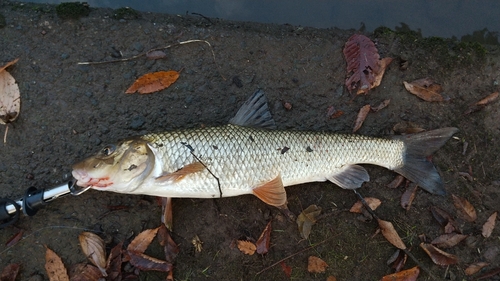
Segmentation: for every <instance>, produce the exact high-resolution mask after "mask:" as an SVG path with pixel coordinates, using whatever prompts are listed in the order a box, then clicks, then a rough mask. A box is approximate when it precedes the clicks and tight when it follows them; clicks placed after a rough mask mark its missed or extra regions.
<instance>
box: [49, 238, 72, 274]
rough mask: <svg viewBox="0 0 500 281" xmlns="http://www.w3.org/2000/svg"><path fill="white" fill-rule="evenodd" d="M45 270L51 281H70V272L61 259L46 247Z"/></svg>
mask: <svg viewBox="0 0 500 281" xmlns="http://www.w3.org/2000/svg"><path fill="white" fill-rule="evenodd" d="M45 249H46V250H45V270H46V271H47V276H48V277H49V280H50V281H69V277H68V272H67V271H66V267H64V264H63V262H62V260H61V258H60V257H59V256H58V255H57V254H56V253H55V252H54V251H52V250H51V249H49V248H48V247H47V246H45Z"/></svg>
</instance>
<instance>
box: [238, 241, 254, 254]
mask: <svg viewBox="0 0 500 281" xmlns="http://www.w3.org/2000/svg"><path fill="white" fill-rule="evenodd" d="M238 249H239V250H240V251H241V252H242V253H243V254H246V255H250V256H251V255H253V254H254V253H255V250H257V246H255V244H254V243H252V242H250V241H243V240H238Z"/></svg>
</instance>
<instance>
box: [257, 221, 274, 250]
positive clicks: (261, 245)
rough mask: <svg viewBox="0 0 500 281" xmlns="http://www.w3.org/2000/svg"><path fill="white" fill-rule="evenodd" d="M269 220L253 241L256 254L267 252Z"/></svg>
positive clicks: (269, 237) (269, 230)
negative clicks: (254, 241)
mask: <svg viewBox="0 0 500 281" xmlns="http://www.w3.org/2000/svg"><path fill="white" fill-rule="evenodd" d="M271 229H272V227H271V221H269V222H268V223H267V225H266V227H265V228H264V231H262V233H261V234H260V237H259V239H257V242H256V243H255V246H256V247H257V249H256V251H257V254H260V255H263V254H266V253H267V252H269V243H270V242H271Z"/></svg>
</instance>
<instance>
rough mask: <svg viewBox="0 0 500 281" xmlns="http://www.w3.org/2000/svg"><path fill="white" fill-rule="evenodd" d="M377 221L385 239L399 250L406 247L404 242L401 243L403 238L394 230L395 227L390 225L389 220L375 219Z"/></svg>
mask: <svg viewBox="0 0 500 281" xmlns="http://www.w3.org/2000/svg"><path fill="white" fill-rule="evenodd" d="M377 221H378V225H379V227H380V230H381V231H382V235H384V237H385V239H387V241H389V243H391V244H392V245H394V246H395V247H396V248H398V249H401V250H404V249H406V245H405V243H403V240H401V237H399V235H398V233H397V232H396V229H394V226H393V225H392V223H391V222H389V221H384V220H381V219H377Z"/></svg>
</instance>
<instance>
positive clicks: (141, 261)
mask: <svg viewBox="0 0 500 281" xmlns="http://www.w3.org/2000/svg"><path fill="white" fill-rule="evenodd" d="M128 255H129V256H130V263H131V264H132V265H133V266H135V267H137V268H138V269H140V270H154V271H161V272H169V271H171V270H172V264H170V263H168V262H166V261H162V260H159V259H156V258H153V257H150V256H148V255H146V254H143V253H139V252H136V251H128Z"/></svg>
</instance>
